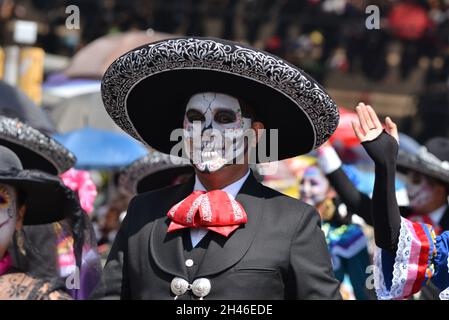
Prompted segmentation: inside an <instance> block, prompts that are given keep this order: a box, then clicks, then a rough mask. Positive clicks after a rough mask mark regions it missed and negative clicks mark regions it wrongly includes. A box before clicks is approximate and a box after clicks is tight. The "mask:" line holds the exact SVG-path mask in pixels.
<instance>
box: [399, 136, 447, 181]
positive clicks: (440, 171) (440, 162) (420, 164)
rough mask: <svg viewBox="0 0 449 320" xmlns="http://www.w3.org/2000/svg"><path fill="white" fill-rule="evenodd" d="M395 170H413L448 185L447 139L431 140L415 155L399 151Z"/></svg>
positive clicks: (437, 138) (436, 138)
mask: <svg viewBox="0 0 449 320" xmlns="http://www.w3.org/2000/svg"><path fill="white" fill-rule="evenodd" d="M397 168H398V171H400V172H406V171H407V170H413V171H416V172H419V173H422V174H424V175H426V176H429V177H432V178H434V179H436V180H439V181H441V182H443V183H446V184H448V185H449V139H447V138H443V137H435V138H432V139H430V140H429V141H427V142H426V144H425V145H424V146H423V147H421V148H420V149H419V150H418V152H417V153H416V154H410V153H406V152H404V151H399V155H398V160H397Z"/></svg>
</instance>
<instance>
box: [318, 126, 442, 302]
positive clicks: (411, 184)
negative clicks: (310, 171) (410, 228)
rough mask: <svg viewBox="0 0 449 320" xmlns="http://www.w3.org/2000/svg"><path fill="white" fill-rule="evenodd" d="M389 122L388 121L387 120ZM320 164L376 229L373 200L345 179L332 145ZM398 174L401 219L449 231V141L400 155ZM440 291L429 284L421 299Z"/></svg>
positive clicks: (323, 149) (434, 140) (324, 149)
mask: <svg viewBox="0 0 449 320" xmlns="http://www.w3.org/2000/svg"><path fill="white" fill-rule="evenodd" d="M388 121H389V120H388ZM319 155H320V156H319V163H320V166H321V168H322V169H323V171H324V172H326V174H327V177H328V179H329V181H330V182H331V184H332V186H333V187H334V188H335V190H336V191H337V193H338V195H339V196H340V197H341V198H342V201H343V202H344V203H345V204H346V205H347V206H348V208H349V209H350V210H351V211H353V212H357V214H358V215H360V216H362V217H363V218H364V219H365V221H366V222H367V223H368V224H370V225H373V221H372V218H371V213H370V212H371V206H372V200H371V199H370V198H369V197H368V196H367V195H365V194H363V193H361V192H360V191H358V190H357V189H356V188H355V186H354V185H353V184H352V183H351V181H350V180H349V178H348V177H347V176H346V174H345V173H344V171H343V170H342V167H341V161H340V159H339V158H338V155H337V154H336V152H335V150H334V149H333V148H332V146H331V145H330V144H326V145H324V146H323V147H321V148H320V150H319ZM395 163H396V166H397V170H398V171H399V172H401V173H403V174H404V175H405V178H406V190H407V195H408V198H409V201H410V202H409V205H408V206H400V207H399V210H400V213H401V216H402V217H405V218H408V219H410V220H411V221H414V222H423V223H426V224H429V225H432V227H433V229H434V230H435V232H436V234H437V235H438V234H440V233H441V232H443V231H446V230H449V205H448V195H449V166H448V165H445V163H449V139H447V138H442V137H435V138H432V139H430V140H429V141H428V142H427V143H426V144H425V146H424V147H422V148H421V149H420V150H419V151H418V152H417V153H416V154H410V153H406V152H403V151H401V150H400V151H399V152H398V158H397V160H396V161H395ZM439 292H440V290H439V289H438V288H436V287H435V286H433V284H431V283H430V284H429V285H428V286H426V287H425V288H423V290H421V292H420V297H419V298H420V299H426V300H427V299H438V296H439Z"/></svg>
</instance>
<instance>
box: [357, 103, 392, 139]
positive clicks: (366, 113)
mask: <svg viewBox="0 0 449 320" xmlns="http://www.w3.org/2000/svg"><path fill="white" fill-rule="evenodd" d="M355 110H356V112H357V116H358V117H359V123H357V122H356V121H353V122H352V128H353V129H354V132H355V135H356V136H357V138H358V139H359V140H360V142H365V141H372V140H374V139H376V138H377V137H378V136H379V135H380V134H381V133H382V131H383V129H384V128H383V126H382V123H380V121H379V118H378V117H377V114H376V112H375V111H374V109H373V108H372V107H371V106H369V105H366V104H364V103H363V102H360V103H359V104H358V105H357V107H356V108H355ZM385 131H386V132H387V133H388V134H390V135H391V136H393V138H395V139H396V141H397V142H398V143H399V134H398V128H397V126H396V123H394V122H393V121H392V120H391V119H390V117H387V118H385Z"/></svg>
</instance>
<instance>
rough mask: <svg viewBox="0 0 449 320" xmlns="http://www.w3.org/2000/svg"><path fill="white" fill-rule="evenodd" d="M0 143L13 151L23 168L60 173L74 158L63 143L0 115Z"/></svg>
mask: <svg viewBox="0 0 449 320" xmlns="http://www.w3.org/2000/svg"><path fill="white" fill-rule="evenodd" d="M0 145H3V146H5V147H7V148H9V149H11V150H13V151H14V153H15V154H17V156H18V157H19V159H20V161H21V162H22V165H23V167H24V168H25V169H33V170H34V169H36V170H41V171H44V172H47V173H50V174H55V175H57V174H61V173H63V172H65V171H67V170H68V169H70V168H71V167H73V166H74V165H75V162H76V158H75V156H74V155H73V153H71V152H70V151H69V150H67V149H66V148H65V147H64V146H63V145H61V144H60V143H58V142H57V141H56V140H54V139H53V138H51V137H49V136H48V135H46V134H44V133H42V132H40V131H39V130H36V129H34V128H32V127H30V126H28V125H26V124H24V123H23V122H21V121H19V120H17V119H12V118H7V117H3V116H0Z"/></svg>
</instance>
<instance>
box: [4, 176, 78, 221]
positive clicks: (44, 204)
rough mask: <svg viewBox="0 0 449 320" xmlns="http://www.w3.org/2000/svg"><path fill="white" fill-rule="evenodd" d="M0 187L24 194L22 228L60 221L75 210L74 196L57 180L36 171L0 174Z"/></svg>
mask: <svg viewBox="0 0 449 320" xmlns="http://www.w3.org/2000/svg"><path fill="white" fill-rule="evenodd" d="M0 183H3V184H9V185H12V186H14V187H15V188H17V189H19V190H21V191H23V192H25V194H26V200H25V205H26V212H25V217H24V224H25V225H35V224H46V223H52V222H56V221H60V220H62V219H64V218H66V217H68V216H69V215H70V214H71V213H72V212H74V211H75V210H77V209H78V208H79V204H78V201H77V200H76V196H75V194H74V193H73V192H72V191H71V190H70V189H68V188H67V187H66V186H64V185H63V183H62V182H61V181H60V180H59V179H58V178H57V177H54V176H52V175H49V174H45V173H44V172H40V171H29V170H23V171H19V172H16V173H11V174H6V173H4V172H2V173H1V174H0Z"/></svg>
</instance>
